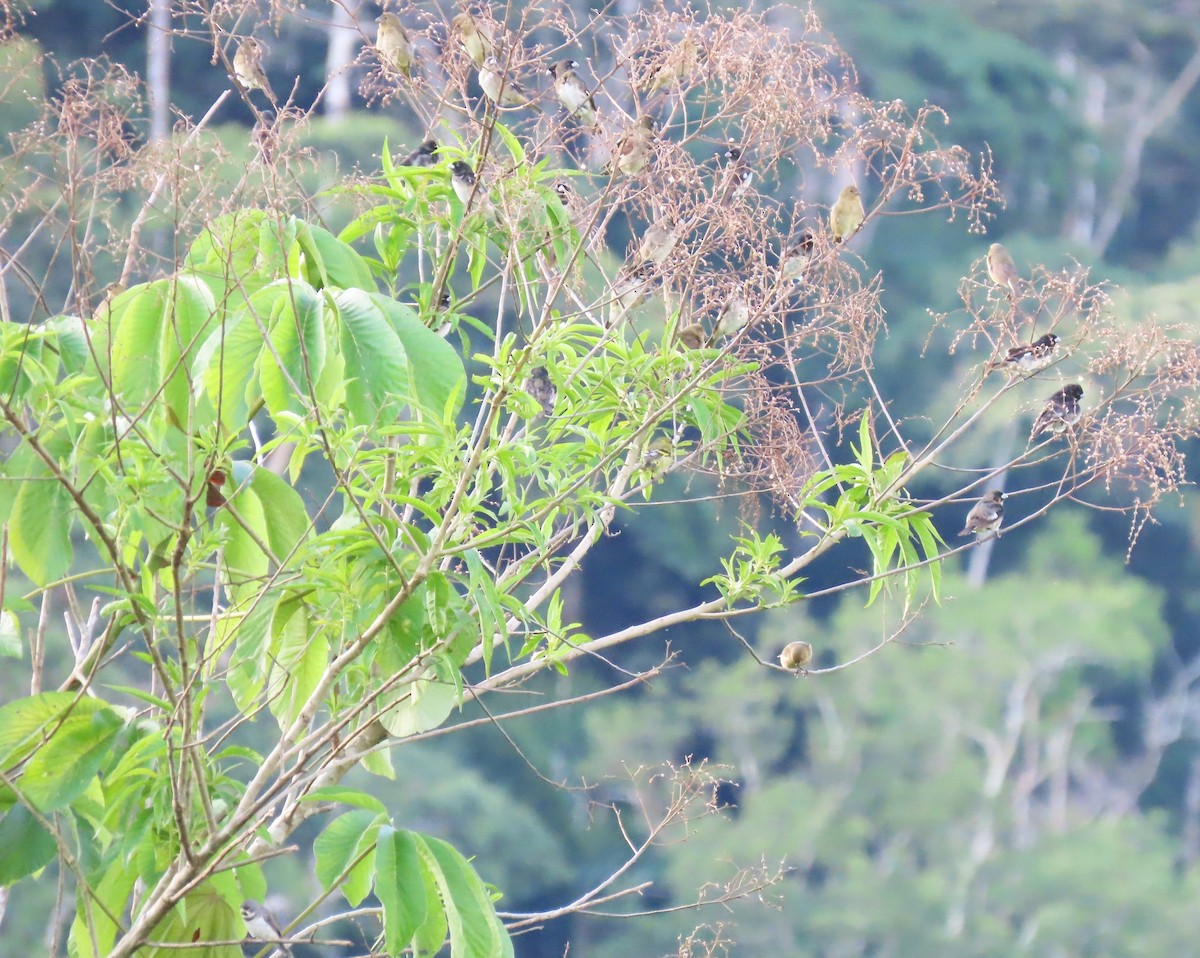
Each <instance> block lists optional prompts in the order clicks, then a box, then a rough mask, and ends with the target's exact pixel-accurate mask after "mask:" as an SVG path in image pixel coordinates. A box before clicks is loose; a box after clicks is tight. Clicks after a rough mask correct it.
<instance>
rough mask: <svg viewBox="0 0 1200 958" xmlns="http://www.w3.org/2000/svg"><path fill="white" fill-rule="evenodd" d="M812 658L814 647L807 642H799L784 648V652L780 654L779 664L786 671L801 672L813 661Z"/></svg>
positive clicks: (791, 643) (790, 643)
mask: <svg viewBox="0 0 1200 958" xmlns="http://www.w3.org/2000/svg"><path fill="white" fill-rule="evenodd" d="M812 657H813V647H812V646H811V645H809V644H808V643H807V642H801V641H799V640H797V641H795V642H789V643H788V644H787V645H785V646H784V647H783V651H782V652H780V653H779V664H780V665H782V666H783V667H784V668H785V669H791V670H792V671H793V672H799V671H800V670H801V669H803V668H804V666H806V665H808V663H809V662H811V661H812Z"/></svg>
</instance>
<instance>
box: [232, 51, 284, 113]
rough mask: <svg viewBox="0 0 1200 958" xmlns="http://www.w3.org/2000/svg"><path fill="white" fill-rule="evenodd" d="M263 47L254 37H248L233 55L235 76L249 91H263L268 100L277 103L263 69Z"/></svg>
mask: <svg viewBox="0 0 1200 958" xmlns="http://www.w3.org/2000/svg"><path fill="white" fill-rule="evenodd" d="M262 56H263V45H262V44H261V43H259V42H258V41H257V40H256V39H254V37H246V39H245V40H243V41H242V42H241V43H240V44H239V45H238V48H237V51H236V52H235V53H234V54H233V75H234V77H235V78H236V79H237V81H238V83H240V84H241V85H242V86H244V87H245V88H246V89H247V90H262V92H263V93H265V94H266V95H267V99H269V100H271V101H272V102H275V91H274V90H272V89H271V84H270V83H269V82H268V80H267V75H266V73H264V72H263V68H262Z"/></svg>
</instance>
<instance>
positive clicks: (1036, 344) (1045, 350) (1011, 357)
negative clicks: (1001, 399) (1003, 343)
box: [992, 333, 1059, 376]
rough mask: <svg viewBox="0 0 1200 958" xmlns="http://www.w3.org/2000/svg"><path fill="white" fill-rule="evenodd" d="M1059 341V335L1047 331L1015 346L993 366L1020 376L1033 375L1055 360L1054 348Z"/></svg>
mask: <svg viewBox="0 0 1200 958" xmlns="http://www.w3.org/2000/svg"><path fill="white" fill-rule="evenodd" d="M1058 342H1059V340H1058V336H1056V335H1055V334H1054V333H1046V335H1045V336H1042V337H1040V338H1038V339H1035V340H1034V341H1033V342H1032V343H1026V344H1024V345H1021V346H1013V347H1012V348H1011V349H1009V351H1008V354H1007V355H1006V356H1005V357H1004V358H1003V359H1002V360H1000V361H999V362H998V363H993V364H992V368H993V369H1003V370H1004V371H1005V372H1008V373H1011V374H1015V375H1018V376H1031V375H1033V374H1034V373H1036V372H1038V371H1039V370H1042V369H1045V368H1046V367H1047V366H1049V365H1050V364H1051V363H1052V362H1054V350H1055V349H1056V348H1057V346H1058Z"/></svg>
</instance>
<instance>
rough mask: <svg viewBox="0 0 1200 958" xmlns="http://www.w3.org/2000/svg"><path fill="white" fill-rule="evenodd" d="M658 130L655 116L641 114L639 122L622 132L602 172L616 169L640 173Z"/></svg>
mask: <svg viewBox="0 0 1200 958" xmlns="http://www.w3.org/2000/svg"><path fill="white" fill-rule="evenodd" d="M657 130H658V124H657V123H656V122H655V120H654V117H652V116H649V115H642V116H639V117H638V120H637V122H636V123H635V124H634V125H633V126H631V127H630V128H629V129H627V130H626V131H625V132H624V133H622V134H621V138H620V139H619V140H617V145H616V148H615V149H614V150H613V153H612V156H611V157H610V158H609V161H608V163H606V164H605V166H604V169H602V170H601V171H600V172H601V173H606V174H610V173H612V172H613V170H616V171H617V172H619V173H629V174H631V175H632V174H634V173H640V172H641V171H642V170H644V169H645V168H646V163H647V161H648V160H649V159H650V149H651V147H652V146H653V144H654V137H655V134H656V132H657Z"/></svg>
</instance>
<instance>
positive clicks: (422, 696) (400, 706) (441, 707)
mask: <svg viewBox="0 0 1200 958" xmlns="http://www.w3.org/2000/svg"><path fill="white" fill-rule="evenodd" d="M389 700H391V701H394V702H395V703H396V704H395V705H393V706H391V707H388V705H387V704H386V703H387V702H388V701H389ZM458 701H459V693H458V689H456V688H455V687H454V685H453V684H452V683H450V682H444V681H440V680H438V679H436V678H422V679H417V680H416V681H414V682H412V683H411V684H409V685H407V686H403V687H401V688H400V689H398V690H396V691H395V692H393V693H391V694H390V695H389V694H384V695H382V696H381V697H380V712H379V715H378V716H377V718H378V720H379V723H380V724H381V725H382V726H383V727H384V728H385V729H387V730H388V732H389V733H390V734H391V735H395V736H398V737H401V738H402V737H404V736H406V735H416V734H417V733H418V732H426V731H428V730H429V729H431V728H437V727H438V726H439V725H441V724H442V723H443V722H444V721H446V716H448V715H449V714H450V713H451V712H452V711H454V707H455V706H456V705H458Z"/></svg>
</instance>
